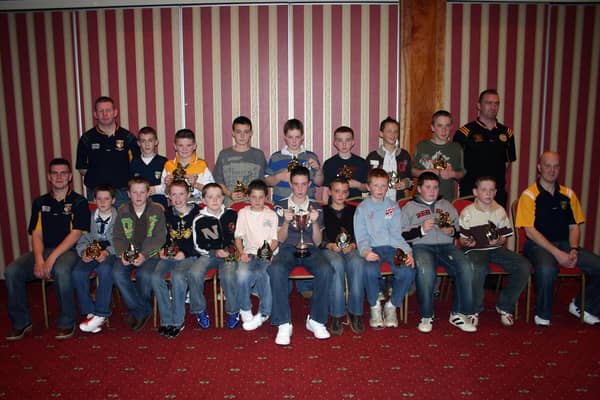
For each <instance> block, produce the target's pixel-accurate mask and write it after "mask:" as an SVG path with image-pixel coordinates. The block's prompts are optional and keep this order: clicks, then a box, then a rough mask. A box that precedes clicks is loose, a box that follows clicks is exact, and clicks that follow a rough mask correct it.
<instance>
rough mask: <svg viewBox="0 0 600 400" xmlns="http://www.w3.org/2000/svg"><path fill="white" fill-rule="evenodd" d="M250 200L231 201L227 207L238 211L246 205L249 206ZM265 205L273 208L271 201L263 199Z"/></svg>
mask: <svg viewBox="0 0 600 400" xmlns="http://www.w3.org/2000/svg"><path fill="white" fill-rule="evenodd" d="M249 205H250V202H248V201H236V202H235V203H231V204H230V205H229V208H231V209H232V210H233V211H235V212H240V210H241V209H242V208H244V207H246V206H249ZM265 206H267V207H269V208H270V209H271V210H272V209H273V203H270V202H268V201H265Z"/></svg>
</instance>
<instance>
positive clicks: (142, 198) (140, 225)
mask: <svg viewBox="0 0 600 400" xmlns="http://www.w3.org/2000/svg"><path fill="white" fill-rule="evenodd" d="M128 186H129V198H130V199H131V201H130V203H129V204H123V205H122V206H121V207H119V209H118V210H117V220H116V222H115V227H114V230H113V246H114V248H115V254H117V256H118V258H117V261H115V264H114V266H113V280H114V282H115V285H116V286H117V288H118V289H119V292H121V296H122V297H123V300H125V304H126V305H127V309H128V311H129V314H128V315H127V320H126V322H127V324H128V325H129V327H130V328H131V329H132V330H133V331H135V332H138V331H140V330H142V329H143V328H144V326H145V325H146V322H148V319H150V317H151V316H152V301H151V294H152V273H153V272H154V269H155V268H156V264H157V263H158V260H159V258H158V252H159V251H160V248H161V247H162V245H163V243H164V242H165V237H166V235H167V229H166V226H165V213H164V209H163V208H162V206H161V205H160V204H156V203H154V202H153V201H152V200H150V193H149V188H150V184H149V183H148V181H147V180H146V179H144V178H142V177H135V178H131V179H130V180H129V185H128ZM133 271H135V272H136V274H135V283H134V282H132V280H131V274H132V272H133Z"/></svg>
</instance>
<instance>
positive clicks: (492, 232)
mask: <svg viewBox="0 0 600 400" xmlns="http://www.w3.org/2000/svg"><path fill="white" fill-rule="evenodd" d="M485 237H486V238H487V240H488V241H490V242H492V241H495V240H498V239H500V233H499V232H498V227H497V226H496V224H494V223H493V222H492V221H490V220H488V229H487V232H486V233H485Z"/></svg>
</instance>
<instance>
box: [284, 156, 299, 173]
mask: <svg viewBox="0 0 600 400" xmlns="http://www.w3.org/2000/svg"><path fill="white" fill-rule="evenodd" d="M300 166H302V164H301V163H300V160H298V157H296V156H295V155H293V156H292V159H291V160H290V162H288V166H287V169H288V172H292V171H293V170H294V168H298V167H300Z"/></svg>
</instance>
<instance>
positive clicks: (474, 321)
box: [467, 313, 479, 327]
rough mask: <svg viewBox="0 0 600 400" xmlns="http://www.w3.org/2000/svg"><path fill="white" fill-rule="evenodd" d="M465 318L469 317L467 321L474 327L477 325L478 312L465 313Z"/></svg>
mask: <svg viewBox="0 0 600 400" xmlns="http://www.w3.org/2000/svg"><path fill="white" fill-rule="evenodd" d="M467 318H468V319H469V322H471V325H473V326H475V327H476V326H478V325H479V313H475V314H471V315H467Z"/></svg>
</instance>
